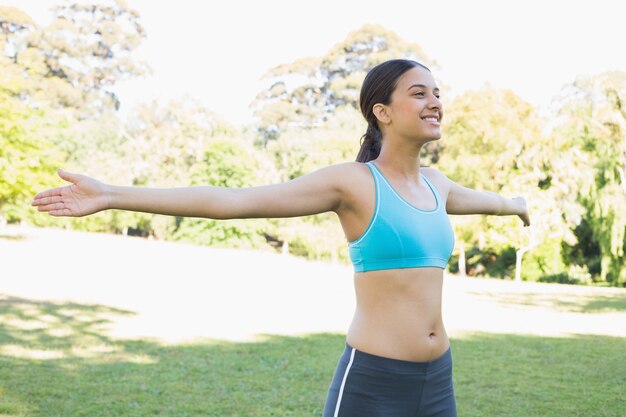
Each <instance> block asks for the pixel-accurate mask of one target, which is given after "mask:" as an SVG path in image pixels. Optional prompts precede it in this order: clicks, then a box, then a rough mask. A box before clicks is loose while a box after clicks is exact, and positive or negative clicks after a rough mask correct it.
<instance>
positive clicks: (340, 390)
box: [334, 348, 355, 417]
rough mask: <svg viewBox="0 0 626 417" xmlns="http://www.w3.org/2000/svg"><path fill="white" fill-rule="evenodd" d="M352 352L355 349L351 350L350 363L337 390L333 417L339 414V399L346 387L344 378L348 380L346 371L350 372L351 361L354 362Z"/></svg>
mask: <svg viewBox="0 0 626 417" xmlns="http://www.w3.org/2000/svg"><path fill="white" fill-rule="evenodd" d="M354 352H355V349H354V348H352V353H350V362H348V366H347V367H346V372H345V373H344V374H343V381H341V388H339V396H338V397H337V405H336V406H335V416H334V417H337V415H338V414H339V406H340V405H341V397H342V396H343V387H344V386H345V385H346V378H348V371H350V367H351V366H352V361H354Z"/></svg>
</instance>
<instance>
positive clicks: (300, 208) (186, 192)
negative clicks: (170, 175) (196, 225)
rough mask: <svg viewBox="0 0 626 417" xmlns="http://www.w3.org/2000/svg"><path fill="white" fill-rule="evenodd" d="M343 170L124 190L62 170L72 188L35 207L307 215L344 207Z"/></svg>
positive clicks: (81, 211)
mask: <svg viewBox="0 0 626 417" xmlns="http://www.w3.org/2000/svg"><path fill="white" fill-rule="evenodd" d="M344 170H345V167H344V166H343V164H340V165H334V166H330V167H326V168H322V169H319V170H317V171H314V172H312V173H310V174H307V175H304V176H302V177H299V178H296V179H294V180H292V181H289V182H286V183H282V184H274V185H266V186H261V187H248V188H226V187H213V186H197V187H181V188H141V187H123V186H115V185H108V184H104V183H102V182H100V181H97V180H95V179H93V178H90V177H88V176H85V175H79V174H72V173H69V172H66V171H62V170H59V176H60V177H61V178H62V179H64V180H65V181H68V182H71V183H72V184H71V185H68V186H65V187H59V188H54V189H51V190H47V191H43V192H41V193H39V194H37V195H36V196H35V198H34V200H33V203H32V204H33V206H37V207H38V210H39V211H43V212H48V213H49V214H50V215H51V216H71V217H80V216H85V215H88V214H92V213H96V212H98V211H101V210H106V209H120V210H130V211H141V212H146V213H155V214H166V215H172V216H187V217H207V218H212V219H233V218H253V217H294V216H305V215H310V214H317V213H322V212H326V211H334V210H336V209H337V208H338V207H339V206H340V204H341V201H342V194H343V191H342V185H341V178H342V177H344V176H342V172H343V171H344Z"/></svg>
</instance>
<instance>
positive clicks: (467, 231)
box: [438, 86, 571, 280]
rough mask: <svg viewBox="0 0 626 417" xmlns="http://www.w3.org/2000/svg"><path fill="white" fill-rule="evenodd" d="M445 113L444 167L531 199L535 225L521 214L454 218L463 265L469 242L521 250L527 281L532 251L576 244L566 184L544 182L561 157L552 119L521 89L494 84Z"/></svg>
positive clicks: (483, 186) (546, 269)
mask: <svg viewBox="0 0 626 417" xmlns="http://www.w3.org/2000/svg"><path fill="white" fill-rule="evenodd" d="M445 117H446V120H447V121H446V124H445V126H444V132H443V138H442V150H441V158H440V160H439V162H438V167H439V168H440V169H441V170H442V171H443V172H444V173H446V175H448V176H449V177H450V178H451V179H452V180H454V181H457V182H459V183H460V184H461V185H463V186H466V187H469V188H474V189H478V190H489V191H493V192H497V193H502V194H504V195H510V196H514V195H523V196H525V197H526V199H527V201H528V204H529V212H530V214H531V218H532V226H531V229H529V230H524V229H523V228H522V227H521V225H520V223H519V221H518V219H515V221H512V219H511V218H499V217H494V216H489V217H477V218H474V219H468V218H462V219H454V220H453V222H454V224H455V226H456V227H455V228H456V229H457V236H459V237H460V239H459V240H458V241H457V246H458V247H459V251H460V256H459V263H460V265H461V266H460V267H459V269H461V268H462V267H463V265H465V264H466V260H465V246H466V245H470V246H478V247H479V248H480V249H481V250H484V249H486V248H490V249H491V250H495V251H496V252H500V253H502V252H503V251H505V250H506V249H507V248H509V247H515V248H516V273H515V276H516V279H518V280H519V279H521V277H522V272H523V270H522V267H521V266H522V257H523V256H524V254H525V253H526V252H528V251H530V250H532V249H533V248H537V247H539V245H543V247H544V248H545V247H546V245H547V246H548V247H552V248H553V250H552V252H554V251H555V250H556V251H557V253H558V251H559V249H558V248H559V245H560V241H561V240H563V239H569V240H570V241H571V230H570V226H571V220H570V221H567V220H566V219H565V218H563V216H561V213H562V212H563V207H560V206H559V204H558V201H561V199H560V198H559V196H560V194H559V187H557V186H556V183H555V184H551V185H549V186H542V181H545V178H546V177H549V176H550V175H552V173H551V171H552V165H551V164H550V163H549V161H550V160H551V158H552V157H554V156H555V154H554V153H553V152H552V149H553V148H550V146H549V144H550V140H549V138H548V137H547V136H546V135H544V134H543V133H542V132H541V126H542V124H543V123H544V122H543V120H541V118H540V117H539V116H538V114H537V113H536V111H535V109H534V108H533V107H532V106H531V105H530V104H529V103H527V102H525V101H523V100H521V99H520V98H519V97H518V96H516V95H515V94H514V93H513V92H511V91H509V90H497V89H493V88H491V87H489V86H486V87H485V88H483V89H482V90H480V91H470V92H467V93H465V94H463V95H461V96H459V97H457V98H456V99H455V100H454V101H453V102H452V103H451V104H450V106H449V109H448V110H447V111H446V116H445ZM554 248H555V249H554ZM538 256H539V257H540V258H538V259H539V262H540V263H542V262H543V259H542V258H541V255H538ZM557 259H558V258H557ZM542 265H543V266H542V267H540V268H539V269H540V270H541V271H540V273H543V274H549V273H554V272H560V268H562V265H560V264H558V263H553V264H550V263H547V262H543V263H542ZM526 278H528V279H537V276H530V275H528V276H526Z"/></svg>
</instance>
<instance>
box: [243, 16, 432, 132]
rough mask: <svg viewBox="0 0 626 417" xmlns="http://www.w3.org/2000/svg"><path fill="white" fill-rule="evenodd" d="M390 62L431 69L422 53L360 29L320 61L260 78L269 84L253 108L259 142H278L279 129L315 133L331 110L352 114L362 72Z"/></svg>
mask: <svg viewBox="0 0 626 417" xmlns="http://www.w3.org/2000/svg"><path fill="white" fill-rule="evenodd" d="M391 58H409V59H416V60H418V61H420V62H422V63H424V64H425V65H427V66H430V67H431V68H433V69H434V68H436V64H434V62H433V61H432V60H431V59H430V58H428V57H427V56H426V54H425V53H424V52H423V50H422V48H421V47H420V46H419V45H417V44H414V43H410V42H406V41H404V40H403V39H401V38H400V37H399V36H398V35H397V34H396V33H394V32H392V31H390V30H388V29H386V28H384V27H382V26H379V25H365V26H363V27H361V28H360V29H358V30H356V31H353V32H352V33H350V34H349V35H348V37H347V38H346V39H345V40H344V41H342V42H340V43H338V44H336V45H334V46H333V47H332V48H331V49H330V50H329V51H328V52H327V53H326V54H325V55H324V56H321V57H308V58H302V59H298V60H296V61H295V62H293V63H291V64H282V65H279V66H277V67H275V68H273V69H271V70H270V71H268V73H267V74H266V78H270V79H271V80H272V82H273V83H272V85H271V86H270V87H269V88H268V89H266V90H265V91H263V92H261V93H260V94H259V95H258V96H257V100H256V102H255V103H254V107H255V109H256V115H257V116H258V117H259V119H260V124H259V128H258V131H259V135H260V136H261V140H260V141H261V142H262V143H267V142H268V141H270V140H273V139H276V138H278V137H279V136H280V135H281V134H282V133H283V132H284V131H285V129H288V128H293V127H297V129H298V130H300V131H303V130H307V129H317V128H318V127H319V126H320V124H323V123H324V122H326V121H328V120H330V119H332V118H333V113H334V112H335V110H337V109H341V108H344V107H347V108H351V109H355V110H356V109H358V96H359V91H360V88H361V83H362V82H363V78H364V77H365V74H366V73H367V71H369V70H370V69H371V68H373V67H374V66H375V65H377V64H379V63H381V62H383V61H386V60H388V59H391Z"/></svg>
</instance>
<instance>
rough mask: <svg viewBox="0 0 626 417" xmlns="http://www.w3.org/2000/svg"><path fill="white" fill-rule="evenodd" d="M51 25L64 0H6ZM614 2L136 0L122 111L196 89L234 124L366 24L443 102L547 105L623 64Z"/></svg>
mask: <svg viewBox="0 0 626 417" xmlns="http://www.w3.org/2000/svg"><path fill="white" fill-rule="evenodd" d="M0 1H1V2H2V5H5V6H9V5H12V6H16V7H19V8H21V9H22V10H24V11H25V12H27V13H28V14H29V15H30V16H31V17H32V18H33V19H35V21H36V22H38V23H40V24H42V25H44V26H45V24H46V23H47V22H49V20H50V13H49V12H48V9H49V8H50V6H51V5H54V4H59V3H60V2H61V1H62V0H55V1H50V0H3V1H2V0H0ZM619 3H620V2H618V1H613V0H595V1H593V2H590V1H580V0H568V1H567V0H553V1H550V0H543V1H538V0H524V1H518V0H510V1H497V0H480V1H472V0H465V1H463V0H429V1H421V0H409V1H407V0H386V1H380V0H377V1H373V0H345V1H341V0H332V1H329V0H316V1H298V0H291V1H289V0H263V1H259V0H256V1H254V0H248V1H244V0H229V1H219V2H218V1H202V2H201V1H192V0H177V1H175V2H166V1H155V0H127V4H128V5H130V6H131V7H132V8H134V9H136V10H137V11H138V12H139V13H140V16H141V22H142V24H143V26H144V28H145V30H146V32H147V38H146V39H145V41H144V43H143V44H142V46H141V47H140V48H139V49H138V50H137V53H136V56H137V57H138V58H139V59H143V60H144V61H146V62H147V63H148V65H149V66H150V67H151V69H152V74H151V75H150V76H148V77H145V78H144V79H135V80H132V81H125V82H122V83H120V84H119V85H118V87H117V89H116V92H117V94H118V95H119V97H120V99H121V101H122V108H121V112H122V113H128V112H129V111H130V110H132V108H133V107H134V106H136V105H137V104H138V103H141V102H145V101H149V100H152V99H158V100H163V101H166V100H169V99H171V98H182V97H193V98H195V99H197V100H198V101H200V102H201V103H202V104H204V105H205V106H206V107H208V108H209V109H210V110H211V111H213V112H215V113H218V114H220V115H221V116H222V117H224V118H225V119H226V120H228V121H231V122H233V123H248V122H249V121H251V117H252V114H251V111H250V109H249V105H250V103H251V102H252V100H253V99H254V97H255V96H256V95H257V94H258V93H259V92H260V91H261V90H262V89H263V87H264V86H266V85H267V81H266V80H263V79H262V76H263V74H264V73H265V72H266V71H267V70H269V69H270V68H272V67H274V66H276V65H279V64H284V63H289V62H292V61H294V60H296V59H298V58H303V57H307V56H321V55H324V54H325V53H326V52H328V50H330V49H331V47H332V46H333V45H335V44H336V43H339V42H341V41H343V40H344V39H345V38H346V37H347V35H348V34H349V33H350V32H352V31H354V30H357V29H359V28H360V27H361V26H363V25H364V24H368V23H373V24H380V25H383V26H384V27H386V28H387V29H390V30H392V31H394V32H396V33H397V34H398V35H399V36H400V37H402V38H403V39H404V40H406V41H409V42H414V43H417V44H418V45H420V46H421V48H422V49H423V51H424V52H425V53H426V54H427V56H428V57H429V58H430V59H431V60H434V61H436V62H437V64H438V65H439V69H437V70H436V74H435V75H436V77H437V78H438V79H439V80H441V81H442V82H444V83H445V84H446V85H447V86H449V87H450V91H449V92H448V97H442V98H443V102H444V107H445V103H446V101H447V100H451V99H452V98H453V97H454V96H456V95H458V94H461V93H463V92H464V91H467V90H475V89H479V88H481V87H482V86H484V85H485V84H486V83H488V84H490V85H492V86H494V87H500V88H509V89H511V90H513V91H514V92H515V93H516V94H518V95H519V96H520V97H522V98H523V99H525V100H527V101H529V102H530V103H532V104H533V105H535V106H536V107H537V108H538V109H539V110H541V111H543V110H546V109H548V107H549V104H550V101H551V99H552V97H554V96H555V95H556V94H557V93H558V92H559V91H560V90H561V89H562V88H563V86H564V85H566V84H568V83H571V82H573V81H574V80H575V79H576V77H577V76H581V75H592V74H598V73H601V72H604V71H610V70H621V71H626V47H625V46H624V41H626V25H625V24H624V23H623V16H625V15H626V10H625V9H626V6H620V5H619Z"/></svg>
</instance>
